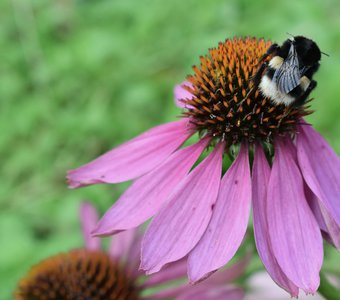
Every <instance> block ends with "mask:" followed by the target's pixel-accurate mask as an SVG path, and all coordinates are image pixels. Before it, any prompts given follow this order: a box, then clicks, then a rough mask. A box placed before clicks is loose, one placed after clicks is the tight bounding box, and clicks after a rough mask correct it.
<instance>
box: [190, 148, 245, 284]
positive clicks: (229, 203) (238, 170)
mask: <svg viewBox="0 0 340 300" xmlns="http://www.w3.org/2000/svg"><path fill="white" fill-rule="evenodd" d="M250 203H251V183H250V169H249V160H248V146H246V145H242V146H241V150H240V153H239V155H238V157H237V158H236V160H235V161H234V163H233V164H232V166H231V167H230V168H229V170H228V171H227V173H226V174H225V175H224V177H223V179H222V181H221V185H220V191H219V194H218V198H217V201H216V204H215V206H214V210H213V215H212V218H211V220H210V223H209V226H208V228H207V230H206V231H205V233H204V235H203V237H202V238H201V240H200V241H199V243H198V244H197V246H196V247H195V249H194V250H193V251H192V252H191V253H190V254H189V258H188V275H189V279H190V281H191V282H197V281H199V280H201V279H203V278H204V277H206V276H207V275H208V274H209V273H211V272H213V271H215V270H217V269H219V268H220V267H222V266H223V265H225V264H226V263H227V262H228V261H229V260H230V259H231V258H232V257H233V256H234V254H235V253H236V251H237V249H238V248H239V246H240V244H241V242H242V240H243V238H244V235H245V232H246V230H247V224H248V219H249V212H250Z"/></svg>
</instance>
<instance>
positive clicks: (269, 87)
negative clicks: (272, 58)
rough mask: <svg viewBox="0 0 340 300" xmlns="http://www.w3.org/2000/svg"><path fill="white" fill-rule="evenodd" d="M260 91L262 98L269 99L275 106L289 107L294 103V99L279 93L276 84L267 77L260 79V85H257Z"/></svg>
mask: <svg viewBox="0 0 340 300" xmlns="http://www.w3.org/2000/svg"><path fill="white" fill-rule="evenodd" d="M259 88H260V91H261V93H262V95H263V96H265V97H268V98H270V99H271V100H272V101H273V102H274V103H275V104H284V105H286V106H288V105H290V104H291V103H293V102H294V101H295V98H293V97H291V96H289V95H287V94H284V93H281V92H280V91H279V90H278V89H277V86H276V84H275V83H274V82H273V81H272V80H270V78H269V77H268V76H267V75H264V76H263V77H262V80H261V83H260V85H259Z"/></svg>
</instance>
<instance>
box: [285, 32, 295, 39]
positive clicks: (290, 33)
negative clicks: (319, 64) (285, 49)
mask: <svg viewBox="0 0 340 300" xmlns="http://www.w3.org/2000/svg"><path fill="white" fill-rule="evenodd" d="M286 34H287V35H290V36H291V37H292V38H293V39H294V35H292V34H291V33H289V32H286Z"/></svg>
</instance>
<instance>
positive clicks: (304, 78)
mask: <svg viewBox="0 0 340 300" xmlns="http://www.w3.org/2000/svg"><path fill="white" fill-rule="evenodd" d="M309 84H310V80H309V78H308V77H307V76H302V77H301V79H300V85H301V88H302V89H303V90H304V91H306V90H307V88H308V86H309Z"/></svg>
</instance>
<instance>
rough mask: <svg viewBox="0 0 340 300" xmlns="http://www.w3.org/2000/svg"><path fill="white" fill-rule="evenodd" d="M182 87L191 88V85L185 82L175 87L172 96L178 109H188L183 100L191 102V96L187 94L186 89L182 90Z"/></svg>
mask: <svg viewBox="0 0 340 300" xmlns="http://www.w3.org/2000/svg"><path fill="white" fill-rule="evenodd" d="M183 86H188V87H191V88H192V83H191V82H189V81H185V82H183V83H182V84H179V85H176V86H175V90H174V94H175V102H176V105H177V106H178V107H181V108H185V107H188V106H187V105H186V104H185V101H183V100H185V99H187V100H191V99H192V98H193V95H192V94H191V93H189V92H188V91H187V90H186V89H184V88H183Z"/></svg>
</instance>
